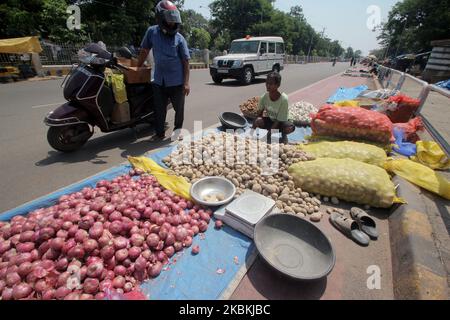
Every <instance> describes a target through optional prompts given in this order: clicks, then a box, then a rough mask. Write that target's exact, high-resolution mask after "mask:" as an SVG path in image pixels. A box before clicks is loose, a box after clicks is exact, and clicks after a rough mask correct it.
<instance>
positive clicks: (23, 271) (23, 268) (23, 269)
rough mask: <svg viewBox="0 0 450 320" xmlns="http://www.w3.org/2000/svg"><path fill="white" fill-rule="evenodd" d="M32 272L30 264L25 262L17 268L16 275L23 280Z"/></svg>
mask: <svg viewBox="0 0 450 320" xmlns="http://www.w3.org/2000/svg"><path fill="white" fill-rule="evenodd" d="M32 270H33V266H32V264H31V262H28V261H26V262H23V263H22V264H21V265H20V266H19V270H17V273H18V274H19V276H21V277H22V278H25V277H26V276H27V275H28V274H29V273H30V272H31V271H32ZM0 279H1V277H0Z"/></svg>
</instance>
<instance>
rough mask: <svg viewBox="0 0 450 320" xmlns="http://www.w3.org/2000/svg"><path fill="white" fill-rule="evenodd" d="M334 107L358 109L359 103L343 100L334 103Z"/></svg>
mask: <svg viewBox="0 0 450 320" xmlns="http://www.w3.org/2000/svg"><path fill="white" fill-rule="evenodd" d="M334 105H335V106H336V107H351V108H359V101H356V100H343V101H338V102H335V103H334Z"/></svg>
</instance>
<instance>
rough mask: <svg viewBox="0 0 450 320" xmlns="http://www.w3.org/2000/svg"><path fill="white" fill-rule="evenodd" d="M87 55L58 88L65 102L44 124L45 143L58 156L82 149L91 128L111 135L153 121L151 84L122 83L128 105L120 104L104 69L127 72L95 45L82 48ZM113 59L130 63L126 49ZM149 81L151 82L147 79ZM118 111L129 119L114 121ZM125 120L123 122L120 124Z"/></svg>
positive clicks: (88, 137)
mask: <svg viewBox="0 0 450 320" xmlns="http://www.w3.org/2000/svg"><path fill="white" fill-rule="evenodd" d="M84 52H86V53H87V55H86V56H85V57H83V58H82V59H81V63H80V64H79V66H78V67H77V68H76V69H74V70H73V71H72V72H71V73H70V74H69V75H68V76H67V77H66V79H65V80H64V82H63V84H62V85H61V86H62V87H64V98H65V99H66V100H67V101H68V102H67V103H65V104H63V105H62V106H60V107H58V108H57V109H56V110H54V111H52V112H50V113H49V114H48V115H47V116H46V117H45V120H44V123H45V124H46V125H47V126H49V127H50V128H49V130H48V133H47V140H48V143H49V144H50V146H51V147H52V148H54V149H56V150H58V151H61V152H72V151H75V150H77V149H79V148H81V147H82V146H83V145H84V144H85V143H86V142H87V141H88V140H89V139H90V138H91V137H92V135H93V134H94V127H99V128H100V130H101V131H102V132H105V133H107V132H114V131H118V130H122V129H126V128H133V127H135V126H136V125H137V124H139V123H152V121H153V120H154V111H153V92H152V87H151V84H150V83H149V82H150V81H146V83H138V84H129V83H125V86H126V92H127V98H128V102H126V103H125V104H119V103H117V102H116V100H115V97H114V92H113V88H112V86H111V85H110V84H108V82H107V81H106V76H105V69H106V68H110V69H116V70H119V71H121V72H126V71H129V70H130V69H129V68H128V67H126V66H124V65H122V64H120V63H118V60H117V57H115V56H114V54H111V53H110V52H108V51H106V50H104V49H102V48H101V47H100V46H99V45H98V44H90V45H88V46H87V47H86V48H84ZM116 55H119V56H121V57H123V58H126V59H131V58H132V54H131V52H130V51H129V50H128V49H127V48H125V47H124V48H121V49H120V50H119V51H118V52H117V53H116ZM149 80H150V79H149ZM117 108H121V112H122V113H125V114H126V115H128V114H129V116H128V117H122V119H120V120H119V121H118V120H117V117H116V118H115V119H114V116H113V115H114V113H115V114H117ZM123 110H125V111H123ZM123 119H125V120H123Z"/></svg>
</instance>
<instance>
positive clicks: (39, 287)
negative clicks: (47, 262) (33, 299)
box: [34, 279, 50, 293]
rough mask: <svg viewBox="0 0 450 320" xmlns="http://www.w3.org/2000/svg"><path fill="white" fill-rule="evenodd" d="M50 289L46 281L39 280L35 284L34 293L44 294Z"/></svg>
mask: <svg viewBox="0 0 450 320" xmlns="http://www.w3.org/2000/svg"><path fill="white" fill-rule="evenodd" d="M48 289H50V288H49V286H48V285H47V282H46V281H45V280H44V279H41V280H38V281H37V282H36V283H35V284H34V291H36V292H38V293H42V292H45V291H47V290H48Z"/></svg>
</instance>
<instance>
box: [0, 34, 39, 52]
mask: <svg viewBox="0 0 450 320" xmlns="http://www.w3.org/2000/svg"><path fill="white" fill-rule="evenodd" d="M40 52H42V47H41V44H40V43H39V39H38V37H24V38H13V39H1V40H0V53H13V54H23V53H40Z"/></svg>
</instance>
